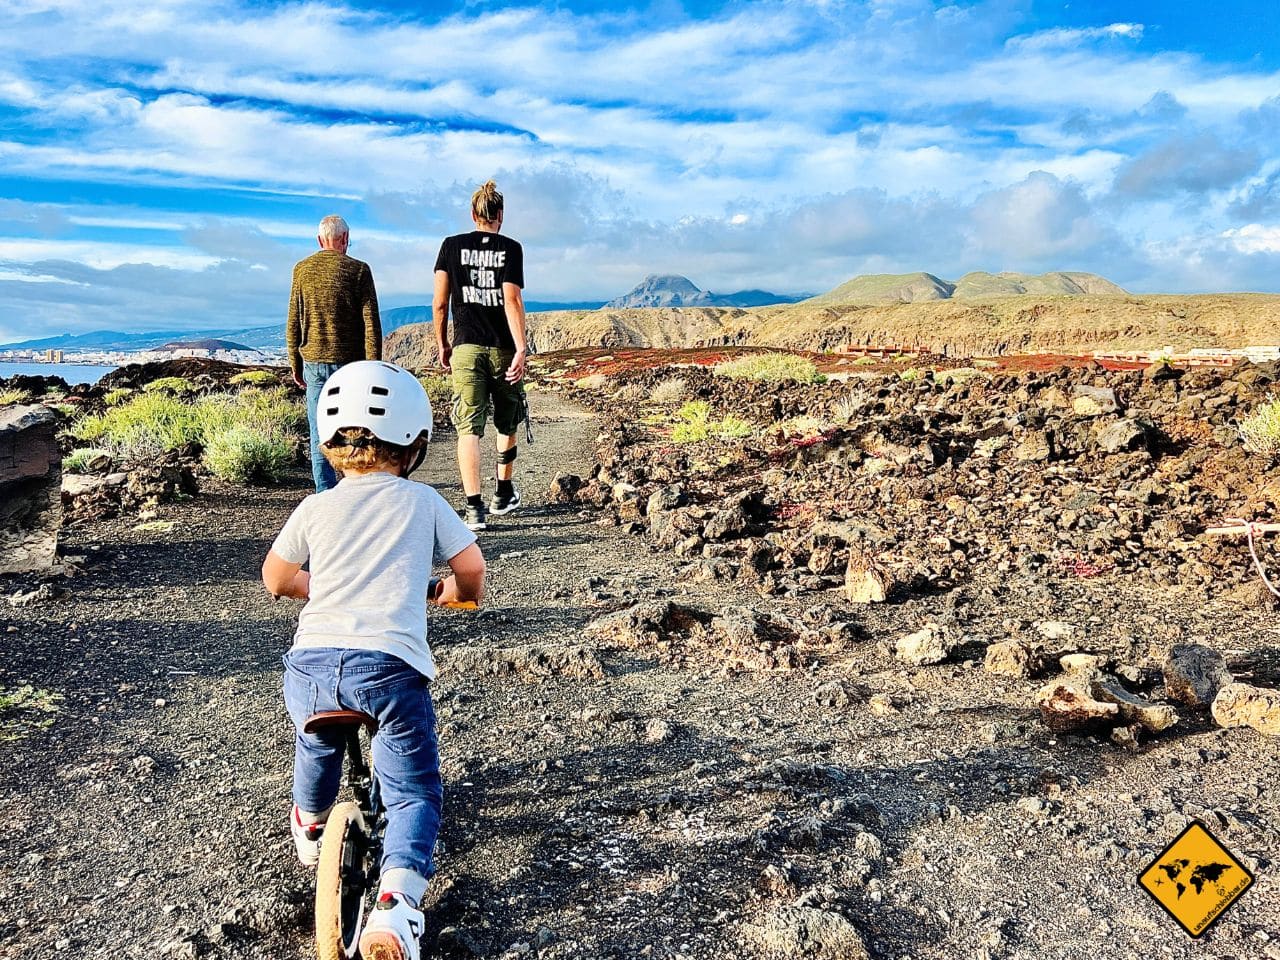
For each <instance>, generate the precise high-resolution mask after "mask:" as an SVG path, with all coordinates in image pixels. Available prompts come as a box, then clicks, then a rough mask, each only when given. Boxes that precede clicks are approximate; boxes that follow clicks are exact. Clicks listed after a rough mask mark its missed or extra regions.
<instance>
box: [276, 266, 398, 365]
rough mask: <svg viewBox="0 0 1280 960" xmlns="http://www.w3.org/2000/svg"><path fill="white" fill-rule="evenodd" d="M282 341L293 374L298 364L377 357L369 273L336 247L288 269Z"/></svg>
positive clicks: (378, 331) (378, 337)
mask: <svg viewBox="0 0 1280 960" xmlns="http://www.w3.org/2000/svg"><path fill="white" fill-rule="evenodd" d="M285 345H286V347H287V348H288V350H289V365H290V366H291V367H293V372H294V375H295V376H297V377H299V378H300V377H301V376H302V362H303V361H304V360H306V361H309V362H311V363H351V362H352V361H353V360H381V359H382V323H381V321H380V320H379V319H378V294H377V291H375V290H374V288H373V271H372V270H370V269H369V265H368V264H367V263H364V262H363V261H360V260H356V259H354V258H352V257H348V256H347V255H346V254H344V253H338V252H337V251H336V250H319V251H317V252H315V253H313V254H312V255H311V256H309V257H307V258H306V259H305V260H300V261H298V264H297V265H296V266H295V267H294V268H293V291H292V292H291V293H290V295H289V321H288V324H287V325H286V327H285Z"/></svg>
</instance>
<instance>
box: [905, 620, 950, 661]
mask: <svg viewBox="0 0 1280 960" xmlns="http://www.w3.org/2000/svg"><path fill="white" fill-rule="evenodd" d="M955 646H956V644H955V642H954V641H953V640H952V638H951V636H950V633H949V632H948V631H947V630H946V629H945V628H944V627H942V626H941V625H940V624H938V623H935V622H933V621H930V622H929V623H927V624H925V625H924V627H923V628H922V629H920V630H917V631H916V632H915V633H909V634H907V635H906V636H905V637H902V638H900V639H899V640H898V642H897V644H896V645H895V647H894V653H895V654H896V655H897V657H898V659H899V660H901V661H903V662H904V663H909V664H912V665H913V666H925V665H928V664H933V663H941V662H942V661H943V660H946V659H947V657H948V656H950V655H951V651H952V650H953V649H954V647H955Z"/></svg>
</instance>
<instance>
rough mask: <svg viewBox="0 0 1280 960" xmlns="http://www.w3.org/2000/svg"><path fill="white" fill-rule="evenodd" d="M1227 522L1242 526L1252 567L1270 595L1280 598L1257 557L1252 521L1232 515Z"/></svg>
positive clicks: (1279, 592)
mask: <svg viewBox="0 0 1280 960" xmlns="http://www.w3.org/2000/svg"><path fill="white" fill-rule="evenodd" d="M1227 522H1228V523H1238V524H1241V525H1242V526H1243V527H1244V533H1245V536H1246V537H1248V538H1249V556H1251V557H1253V569H1255V570H1257V571H1258V576H1260V577H1261V578H1262V582H1263V583H1264V584H1266V587H1267V589H1268V590H1270V591H1271V595H1272V596H1274V597H1276V598H1278V599H1280V589H1277V588H1276V585H1275V584H1274V583H1272V582H1271V579H1270V578H1269V577H1268V576H1267V571H1266V570H1264V569H1263V567H1262V560H1261V559H1259V557H1258V547H1257V544H1256V543H1255V542H1254V539H1253V521H1252V520H1241V519H1238V518H1235V517H1232V518H1231V519H1230V520H1228V521H1227Z"/></svg>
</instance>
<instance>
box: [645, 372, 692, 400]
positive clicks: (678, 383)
mask: <svg viewBox="0 0 1280 960" xmlns="http://www.w3.org/2000/svg"><path fill="white" fill-rule="evenodd" d="M688 392H689V382H688V381H687V380H685V379H684V378H683V377H671V378H670V379H669V380H663V381H662V382H661V383H658V384H656V385H655V386H654V388H653V391H652V392H651V393H650V394H649V399H650V400H652V401H653V402H654V403H676V402H677V401H680V400H683V399H684V398H685V395H686V394H687V393H688Z"/></svg>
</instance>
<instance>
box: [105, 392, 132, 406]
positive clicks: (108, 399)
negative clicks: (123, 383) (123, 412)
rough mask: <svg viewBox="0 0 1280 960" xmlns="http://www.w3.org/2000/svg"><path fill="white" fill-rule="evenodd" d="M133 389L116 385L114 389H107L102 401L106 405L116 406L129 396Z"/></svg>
mask: <svg viewBox="0 0 1280 960" xmlns="http://www.w3.org/2000/svg"><path fill="white" fill-rule="evenodd" d="M132 396H133V391H132V390H131V389H129V388H128V387H116V388H115V389H114V390H108V391H107V392H106V394H105V395H104V396H103V398H102V402H103V403H105V404H106V405H107V406H108V407H118V406H120V404H122V403H124V402H125V401H126V400H128V399H129V398H130V397H132Z"/></svg>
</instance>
